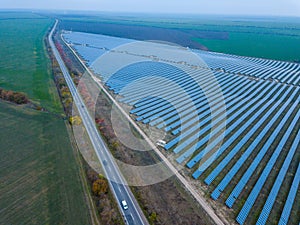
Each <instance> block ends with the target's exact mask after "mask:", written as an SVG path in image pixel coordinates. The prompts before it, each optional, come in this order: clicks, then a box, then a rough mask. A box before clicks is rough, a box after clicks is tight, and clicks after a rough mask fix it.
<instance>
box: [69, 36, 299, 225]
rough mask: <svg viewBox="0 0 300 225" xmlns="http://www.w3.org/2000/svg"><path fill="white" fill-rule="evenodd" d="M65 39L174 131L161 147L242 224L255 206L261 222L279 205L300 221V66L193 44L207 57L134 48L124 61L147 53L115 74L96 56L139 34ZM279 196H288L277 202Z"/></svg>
mask: <svg viewBox="0 0 300 225" xmlns="http://www.w3.org/2000/svg"><path fill="white" fill-rule="evenodd" d="M64 38H65V39H66V40H67V41H68V42H69V43H72V46H73V48H74V49H75V50H76V51H77V52H78V53H79V54H80V55H81V56H82V57H83V58H84V59H85V60H86V61H88V62H89V65H90V67H91V68H92V69H93V70H94V71H95V72H96V73H97V72H98V73H100V76H101V77H102V79H103V80H104V81H105V84H106V85H107V87H108V88H109V89H111V90H112V91H113V92H114V93H115V94H118V95H119V96H120V98H118V100H119V101H121V102H123V103H126V104H128V105H131V106H132V110H131V113H132V114H133V115H135V116H136V120H137V121H140V122H142V123H144V124H149V125H150V126H155V127H157V128H158V129H162V130H164V131H165V132H166V133H168V134H171V135H168V137H171V138H169V139H168V140H167V144H166V145H165V147H164V148H165V149H166V150H168V151H170V152H171V151H172V152H173V155H174V156H175V157H176V161H177V162H178V163H179V164H184V165H186V167H187V168H188V169H189V170H190V171H191V174H192V177H193V178H194V179H200V180H202V181H203V182H204V183H205V184H206V185H208V186H209V187H210V188H209V190H211V197H212V198H213V199H215V200H217V199H220V201H224V203H225V204H226V205H227V206H228V207H229V208H232V207H234V208H235V209H236V211H237V212H238V213H237V217H236V220H237V222H238V223H239V224H244V223H245V222H247V219H248V220H251V218H249V215H250V214H251V213H252V214H256V213H257V210H258V209H257V208H261V209H259V210H261V212H260V213H259V217H258V219H257V224H268V223H270V221H271V219H272V216H270V215H272V213H276V214H278V212H280V213H282V215H281V217H280V218H278V216H277V218H278V221H279V224H288V222H289V221H290V223H299V219H300V218H299V215H298V216H296V218H290V217H289V215H290V213H291V211H293V210H296V214H297V212H298V214H299V208H297V206H296V205H294V201H295V199H297V198H298V199H299V197H300V196H299V193H298V192H299V191H298V189H299V170H300V169H299V157H300V150H299V149H300V122H299V121H300V119H299V117H300V105H299V101H300V86H299V84H300V65H299V64H296V63H288V62H279V61H273V60H266V59H256V58H249V57H240V56H233V55H226V54H220V53H212V52H204V51H199V50H192V53H193V54H196V55H197V56H199V57H200V58H199V60H203V61H204V62H205V63H206V64H201V66H193V63H194V62H193V63H191V64H189V63H174V62H175V61H174V60H172V56H170V59H169V58H155V59H153V60H148V59H147V60H144V58H145V57H144V56H145V54H143V55H142V56H139V55H137V54H136V52H135V53H134V54H133V53H130V49H128V51H123V52H120V53H119V54H120V58H121V59H122V57H123V58H126V57H127V56H128V55H130V57H132V55H134V57H136V58H139V57H140V58H141V60H140V61H138V60H137V61H136V62H135V63H132V64H126V65H125V66H124V67H123V68H121V69H119V70H117V71H112V72H110V71H108V70H109V69H108V70H105V71H102V70H101V69H100V68H97V65H98V64H97V63H92V62H93V61H95V60H97V59H99V57H101V56H103V55H105V54H106V53H107V52H109V51H110V50H112V49H113V48H115V47H118V46H120V45H122V44H128V43H132V42H133V41H132V40H128V39H120V38H114V37H107V36H103V35H92V34H84V33H66V34H64ZM176 51H186V49H185V50H183V49H179V48H177V49H176ZM176 51H174V52H175V54H176V55H177V52H176ZM178 55H180V52H178ZM166 57H168V54H167V56H166ZM150 58H151V57H150ZM100 60H101V58H100ZM112 63H113V62H112ZM199 65H200V64H199ZM108 68H109V67H108ZM297 168H298V169H297ZM276 199H281V201H282V199H283V203H282V205H281V206H280V207H279V208H280V209H276V208H278V207H274V205H275V204H276ZM262 201H263V202H262ZM297 210H298V211H297ZM251 221H252V222H253V219H252V220H251Z"/></svg>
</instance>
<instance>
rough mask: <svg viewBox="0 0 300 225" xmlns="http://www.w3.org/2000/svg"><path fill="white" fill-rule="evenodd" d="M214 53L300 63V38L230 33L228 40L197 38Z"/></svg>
mask: <svg viewBox="0 0 300 225" xmlns="http://www.w3.org/2000/svg"><path fill="white" fill-rule="evenodd" d="M194 40H196V41H198V42H199V43H201V44H202V45H204V46H206V47H207V48H208V49H209V50H211V51H214V52H223V53H229V54H233V55H241V56H252V57H259V58H267V59H277V60H283V61H300V54H299V52H300V44H299V43H300V36H298V37H294V36H285V35H274V34H256V33H254V34H251V33H239V32H232V33H229V39H228V40H214V39H201V38H195V39H194Z"/></svg>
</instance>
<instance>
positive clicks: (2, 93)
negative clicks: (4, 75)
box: [0, 88, 29, 105]
mask: <svg viewBox="0 0 300 225" xmlns="http://www.w3.org/2000/svg"><path fill="white" fill-rule="evenodd" d="M0 99H3V100H5V101H9V102H13V103H16V104H19V105H21V104H27V103H28V102H29V99H28V98H27V96H26V95H25V94H24V93H21V92H16V91H11V90H5V89H3V88H0Z"/></svg>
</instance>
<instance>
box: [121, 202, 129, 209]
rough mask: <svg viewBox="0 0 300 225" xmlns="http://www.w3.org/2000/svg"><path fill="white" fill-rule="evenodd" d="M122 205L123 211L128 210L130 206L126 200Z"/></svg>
mask: <svg viewBox="0 0 300 225" xmlns="http://www.w3.org/2000/svg"><path fill="white" fill-rule="evenodd" d="M121 204H122V207H123V209H125V210H126V209H128V205H127V202H126V201H125V200H123V201H121Z"/></svg>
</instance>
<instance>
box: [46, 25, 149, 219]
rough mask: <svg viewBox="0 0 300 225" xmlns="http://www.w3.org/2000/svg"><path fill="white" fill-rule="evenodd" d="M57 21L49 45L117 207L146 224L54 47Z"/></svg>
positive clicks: (125, 215)
mask: <svg viewBox="0 0 300 225" xmlns="http://www.w3.org/2000/svg"><path fill="white" fill-rule="evenodd" d="M57 23H58V21H57V20H56V23H55V25H54V26H53V28H52V30H51V32H50V35H49V37H48V40H49V43H50V46H51V48H52V51H53V54H54V56H55V58H56V60H57V62H58V64H59V66H60V68H61V71H62V73H63V75H64V77H65V80H66V82H67V85H68V87H69V89H70V92H71V94H72V97H73V101H74V103H75V104H76V106H77V108H78V111H79V114H80V116H81V119H82V121H83V124H84V126H85V128H86V130H87V133H88V135H89V137H90V140H91V142H92V144H93V147H94V149H95V151H96V154H97V156H98V158H99V161H100V162H101V164H102V167H103V170H104V173H105V176H106V178H107V179H108V181H109V185H110V187H111V190H112V192H113V194H114V196H115V198H116V200H117V202H118V203H119V209H120V210H121V212H122V214H123V216H124V219H125V222H126V223H127V224H130V225H142V224H145V225H146V224H148V222H147V220H146V218H145V216H144V214H143V213H142V210H141V208H140V207H139V205H138V203H137V201H136V200H135V198H134V196H133V194H132V192H131V190H130V189H129V187H128V186H127V185H125V184H126V181H125V179H124V177H123V176H122V174H121V172H120V170H119V168H118V166H117V165H116V163H115V161H114V159H113V157H112V155H111V153H110V151H109V149H108V148H107V146H106V144H105V143H104V141H103V140H102V138H101V136H100V135H99V133H98V130H97V128H96V126H95V122H94V120H93V119H92V118H91V116H90V114H89V112H88V110H87V108H86V106H85V104H84V102H83V100H82V98H81V96H80V94H79V93H78V92H77V89H76V86H75V85H74V83H73V80H72V78H71V76H70V74H69V71H68V70H67V68H66V66H65V64H64V62H63V60H62V58H61V56H60V54H59V53H58V50H57V49H56V47H55V45H54V43H53V40H52V36H53V32H54V30H55V28H56V26H57ZM122 200H125V201H126V202H127V205H128V209H127V210H125V209H123V207H122V206H121V201H122Z"/></svg>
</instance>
